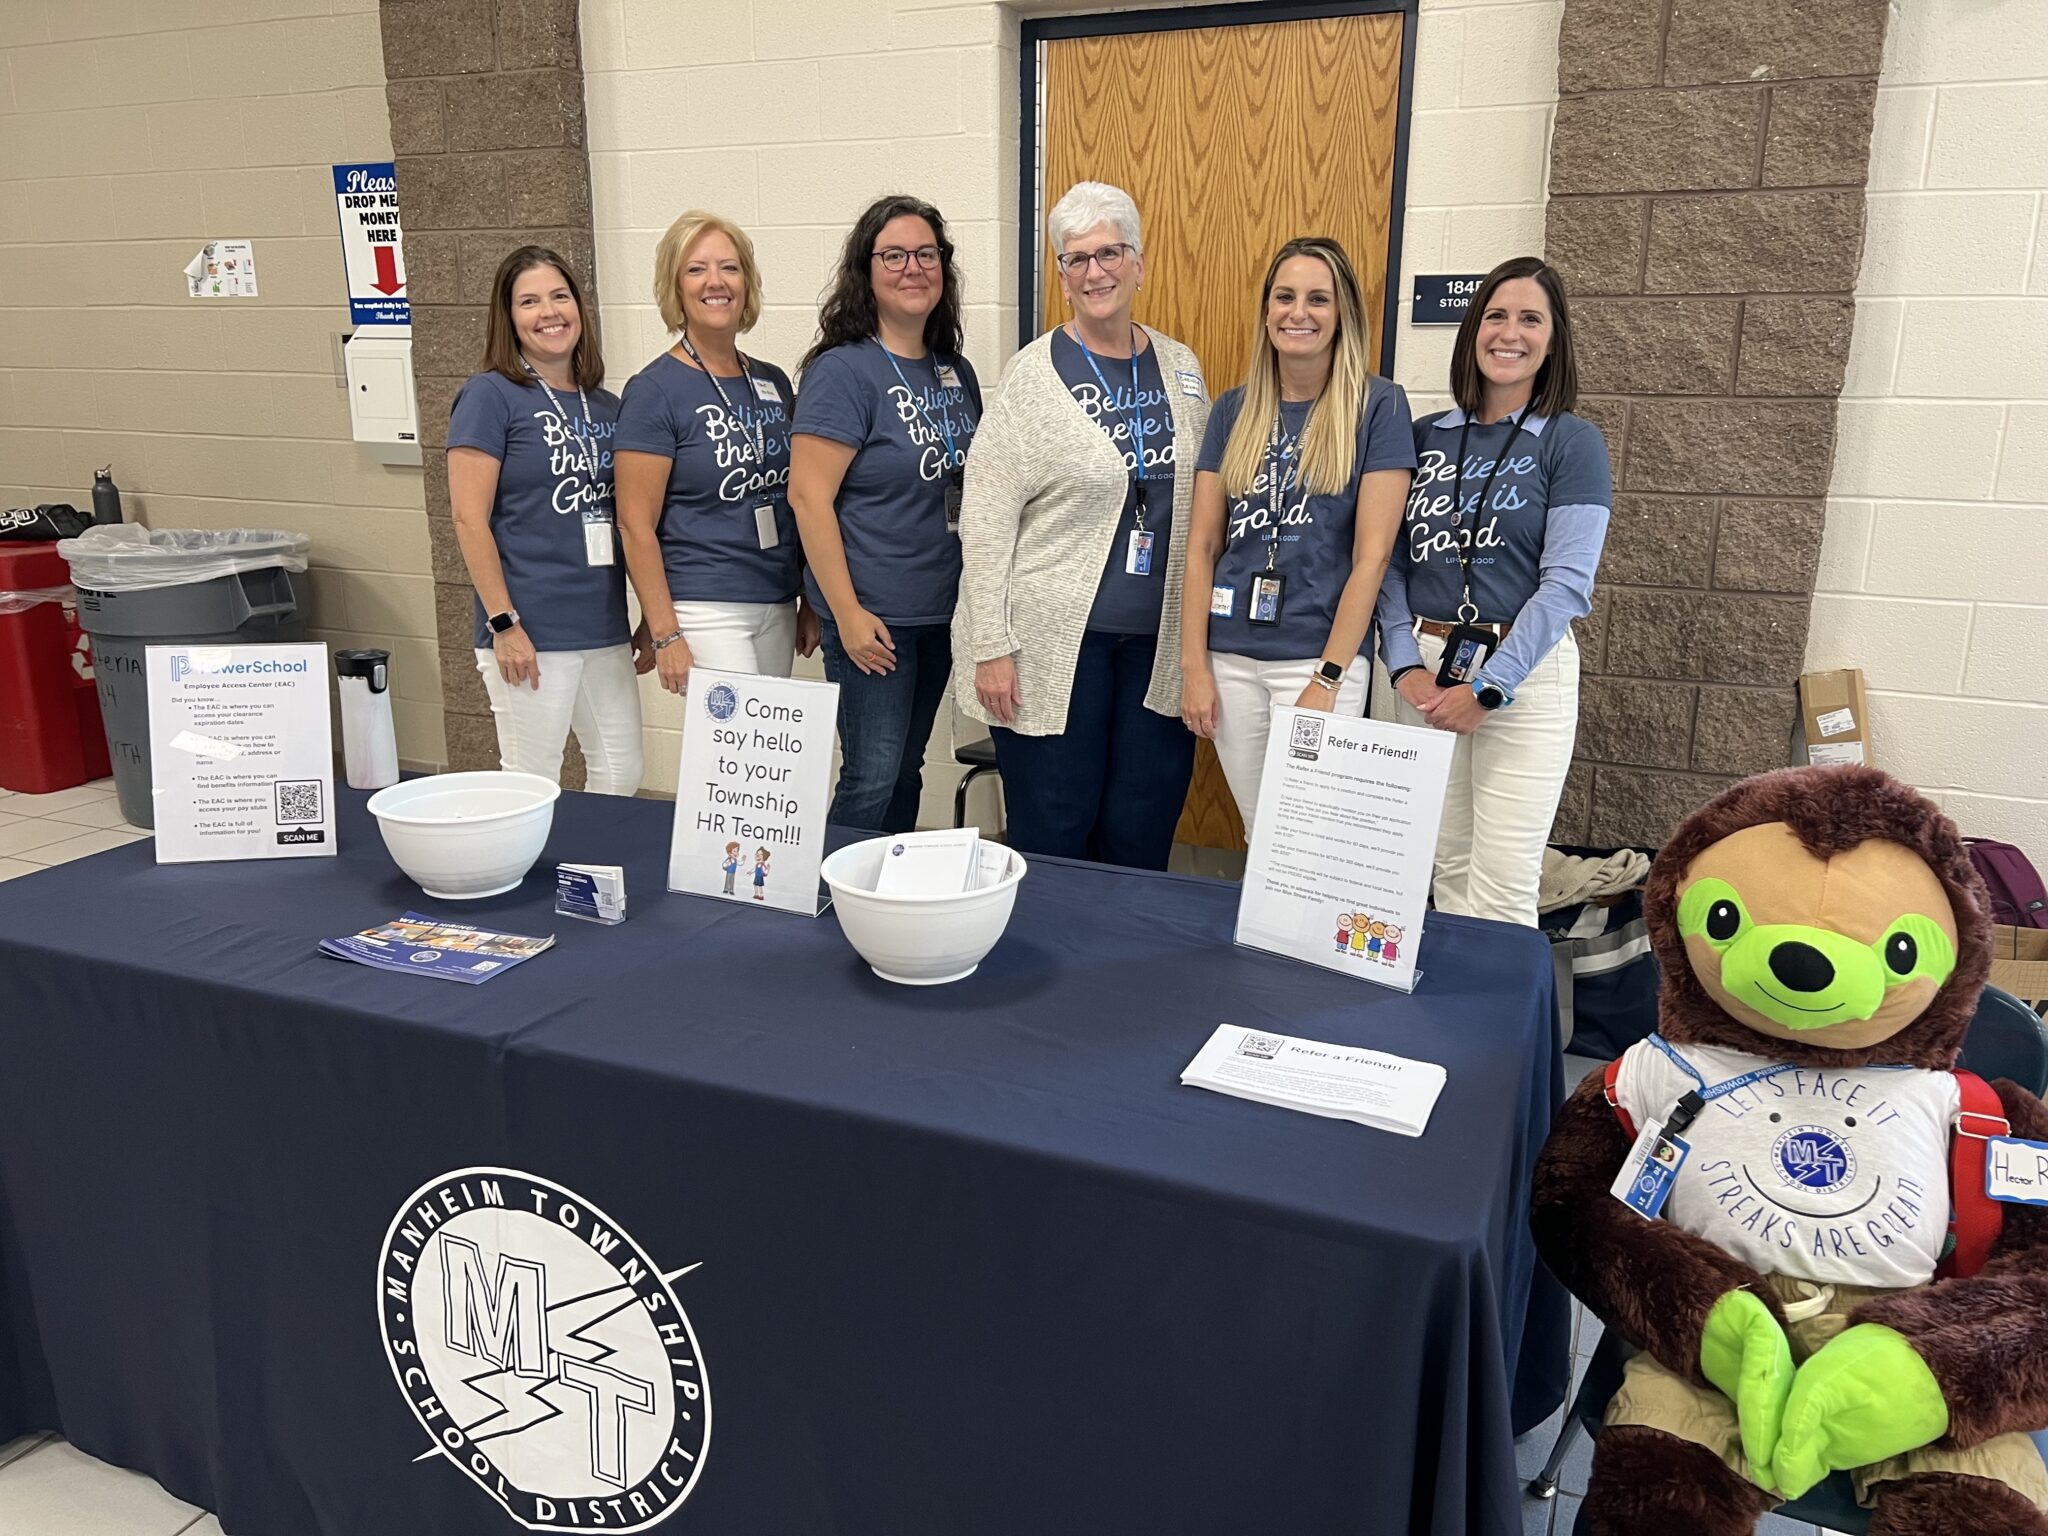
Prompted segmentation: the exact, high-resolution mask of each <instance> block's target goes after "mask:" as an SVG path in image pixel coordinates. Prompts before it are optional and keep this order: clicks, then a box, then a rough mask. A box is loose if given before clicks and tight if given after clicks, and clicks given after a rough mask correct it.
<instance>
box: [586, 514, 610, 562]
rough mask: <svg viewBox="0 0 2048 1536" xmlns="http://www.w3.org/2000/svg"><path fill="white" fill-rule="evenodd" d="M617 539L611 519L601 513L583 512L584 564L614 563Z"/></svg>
mask: <svg viewBox="0 0 2048 1536" xmlns="http://www.w3.org/2000/svg"><path fill="white" fill-rule="evenodd" d="M618 550H619V541H618V537H617V533H616V530H615V529H614V528H613V526H612V520H611V519H610V518H608V517H606V516H604V515H603V514H602V513H598V512H586V513H584V514H583V563H584V564H585V565H616V564H617V563H618V559H619V554H618Z"/></svg>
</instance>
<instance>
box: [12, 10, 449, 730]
mask: <svg viewBox="0 0 2048 1536" xmlns="http://www.w3.org/2000/svg"><path fill="white" fill-rule="evenodd" d="M0 9H4V25H0V182H4V183H5V186H4V187H0V306H4V307H5V314H4V319H0V503H4V504H5V505H8V506H19V505H30V506H32V505H34V504H36V503H38V502H45V501H68V502H71V503H72V504H73V505H76V506H81V507H85V506H89V505H90V504H91V503H90V497H91V489H92V472H93V470H94V468H95V467H96V466H99V465H102V464H108V463H111V464H112V465H113V467H114V477H115V479H116V480H117V481H118V482H119V483H120V485H121V488H122V494H123V500H124V504H125V506H126V507H127V509H128V513H129V516H130V517H131V518H132V519H134V520H137V521H143V522H147V523H148V524H150V525H151V526H154V527H159V528H220V527H262V528H288V529H295V530H298V531H301V532H304V533H308V534H311V535H312V537H313V572H312V577H313V580H312V594H313V595H312V611H311V613H310V615H309V618H310V620H311V626H312V634H313V637H314V638H316V639H323V640H328V641H331V642H332V643H334V644H336V645H381V646H385V647H387V648H388V649H389V650H390V651H391V652H392V661H393V685H392V692H393V703H392V714H393V718H394V720H395V721H396V724H397V728H398V751H399V755H400V756H401V757H402V758H404V759H405V760H406V761H407V762H409V763H413V764H416V765H420V766H426V767H433V766H438V765H439V764H440V763H442V762H443V761H445V758H446V753H445V750H444V746H443V742H442V731H441V698H440V680H439V667H438V665H437V659H436V657H435V654H434V638H433V637H434V602H433V585H432V581H431V578H430V577H429V575H428V554H427V528H426V519H425V516H424V514H423V511H422V499H421V489H420V472H419V470H417V469H394V468H385V467H382V466H379V465H377V464H374V463H372V462H371V461H370V459H369V458H368V457H367V456H366V455H364V454H363V452H362V451H361V450H360V449H358V448H357V447H356V446H355V445H354V444H353V443H352V442H351V441H350V440H349V413H348V396H347V393H346V390H345V389H344V387H343V382H342V379H341V375H340V367H341V363H340V353H339V351H338V349H337V346H336V342H335V338H336V336H337V335H338V334H340V333H341V332H343V331H345V330H347V329H348V328H349V313H348V304H347V294H346V289H345V287H344V283H343V277H342V264H341V235H340V229H339V226H338V224H337V222H336V218H335V209H334V182H333V178H332V175H331V173H330V172H329V169H328V167H329V166H330V165H332V164H334V163H336V162H341V161H351V160H382V159H387V158H389V156H390V154H391V137H390V125H389V120H388V118H387V117H386V114H385V108H384V89H383V85H384V69H383V64H382V61H381V58H380V55H379V46H378V35H377V14H376V6H375V3H374V0H334V3H333V4H329V3H328V0H242V3H240V4H238V5H237V6H236V7H235V9H234V15H233V16H232V18H226V17H223V18H222V19H223V22H224V23H226V22H229V21H231V23H232V24H223V25H218V26H209V25H205V24H204V23H206V22H207V21H209V20H211V19H212V18H211V16H210V15H209V14H208V13H206V12H203V11H185V10H181V9H179V8H178V7H175V6H135V5H119V6H113V5H79V4H72V3H69V0H7V3H6V4H5V6H4V8H0ZM330 11H331V12H333V13H334V14H329V13H330ZM237 238H248V239H251V240H253V241H254V242H255V248H256V272H257V280H258V284H259V287H260V290H261V292H260V296H259V297H257V298H254V299H232V300H229V299H192V298H188V297H186V289H185V279H184V267H185V263H186V262H188V261H190V260H191V259H192V257H193V255H194V254H195V253H196V252H197V251H198V249H199V247H200V246H201V245H202V244H203V243H204V242H205V241H207V240H209V239H237Z"/></svg>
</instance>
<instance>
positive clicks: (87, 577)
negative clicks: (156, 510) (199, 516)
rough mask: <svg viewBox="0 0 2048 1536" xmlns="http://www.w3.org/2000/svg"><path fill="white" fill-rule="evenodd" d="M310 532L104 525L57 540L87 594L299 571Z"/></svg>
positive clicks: (308, 547)
mask: <svg viewBox="0 0 2048 1536" xmlns="http://www.w3.org/2000/svg"><path fill="white" fill-rule="evenodd" d="M312 548H313V539H312V536H311V535H310V534H304V533H289V532H285V531H283V530H280V529H275V528H144V527H141V526H139V525H138V524H135V523H110V524H105V525H102V526H98V527H93V528H88V529H87V530H86V531H85V532H84V533H82V534H80V535H79V536H78V537H77V538H75V539H62V540H59V541H58V544H57V553H58V554H59V555H61V556H63V557H64V559H65V560H66V561H67V562H68V563H69V564H70V566H71V580H72V583H73V585H75V586H77V587H79V588H81V589H83V590H85V591H89V592H145V591H148V590H150V589H151V588H154V587H182V586H185V585H188V584H189V583H192V582H198V581H216V580H218V579H219V578H220V577H223V576H236V575H239V574H241V573H242V572H244V571H262V570H268V569H270V568H271V567H272V566H280V567H282V568H283V569H285V570H287V571H303V570H305V568H306V561H307V556H308V555H309V554H310V553H311V552H312Z"/></svg>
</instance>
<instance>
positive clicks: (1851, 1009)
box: [1678, 822, 1956, 1050]
mask: <svg viewBox="0 0 2048 1536" xmlns="http://www.w3.org/2000/svg"><path fill="white" fill-rule="evenodd" d="M1678 932H1679V936H1680V937H1681V938H1682V939H1683V940H1684V941H1685V948H1686V954H1687V957H1688V958H1689V959H1690V960H1691V961H1692V968H1693V974H1694V975H1695V976H1697V977H1698V978H1699V980H1700V983H1701V985H1703V986H1704V987H1705V988H1706V989H1707V992H1708V993H1709V995H1711V996H1712V997H1713V999H1714V1000H1715V1001H1716V1002H1717V1003H1719V1004H1720V1005H1721V1006H1722V1007H1723V1008H1724V1009H1726V1010H1727V1011H1728V1012H1729V1013H1730V1014H1731V1015H1733V1016H1734V1017H1735V1018H1737V1019H1739V1020H1741V1021H1742V1022H1743V1023H1744V1024H1746V1025H1748V1026H1749V1027H1750V1028H1752V1029H1754V1030H1756V1031H1757V1032H1758V1033H1760V1034H1765V1035H1772V1036H1775V1037H1777V1038H1779V1039H1786V1040H1791V1039H1797V1040H1800V1041H1802V1042H1804V1043H1806V1044H1810V1045H1821V1046H1831V1047H1833V1048H1835V1049H1837V1050H1858V1049H1861V1048H1863V1047H1866V1046H1871V1045H1875V1044H1877V1043H1878V1042H1880V1041H1883V1040H1888V1039H1890V1038H1891V1037H1892V1036H1893V1035H1895V1034H1897V1033H1898V1032H1899V1031H1900V1030H1902V1029H1904V1028H1905V1027H1906V1026H1907V1025H1908V1024H1910V1023H1912V1022H1913V1020H1914V1019H1916V1018H1918V1017H1919V1016H1920V1013H1921V1012H1922V1010H1924V1009H1925V1008H1926V1006H1927V1005H1928V1003H1929V1002H1930V1001H1932V1000H1933V997H1934V994H1935V993H1936V992H1938V991H1940V990H1941V986H1942V984H1943V983H1944V982H1946V981H1947V980H1948V978H1949V977H1950V975H1952V974H1953V973H1954V971H1955V968H1956V926H1955V916H1954V914H1953V912H1952V911H1951V910H1950V908H1949V902H1948V896H1947V894H1946V892H1945V891H1944V890H1943V889H1942V886H1941V882H1940V880H1939V879H1937V878H1936V876H1935V874H1934V871H1933V870H1931V869H1929V868H1928V867H1927V865H1926V864H1925V863H1924V862H1923V861H1922V860H1921V858H1920V856H1919V855H1918V854H1916V853H1914V852H1913V851H1912V850H1911V849H1908V848H1906V847H1904V846H1903V845H1901V844H1898V843H1891V842H1883V841H1877V840H1873V841H1870V842H1866V843H1861V844H1859V845H1857V846H1856V847H1854V848H1852V849H1850V850H1848V851H1847V852H1846V853H1838V854H1836V855H1834V856H1833V857H1832V858H1828V859H1821V858H1817V857H1815V856H1814V855H1813V854H1812V853H1810V852H1808V851H1807V849H1806V847H1805V845H1804V844H1802V843H1801V842H1800V841H1799V839H1798V837H1797V836H1796V835H1794V833H1793V832H1792V829H1791V828H1789V827H1787V826H1786V825H1785V824H1784V823H1783V822H1771V823H1767V824H1765V825H1763V826H1755V827H1745V828H1743V829H1742V830H1741V831H1739V832H1735V833H1732V834H1730V835H1729V836H1728V837H1725V838H1723V839H1722V840H1721V841H1720V842H1718V843H1716V844H1714V845H1713V846H1712V847H1711V848H1708V849H1706V850H1705V851H1704V852H1702V853H1701V854H1700V855H1699V856H1698V857H1697V858H1695V859H1694V860H1693V861H1692V864H1691V865H1690V866H1689V867H1688V868H1687V870H1686V873H1685V878H1684V880H1683V881H1682V882H1681V884H1680V887H1679V897H1678Z"/></svg>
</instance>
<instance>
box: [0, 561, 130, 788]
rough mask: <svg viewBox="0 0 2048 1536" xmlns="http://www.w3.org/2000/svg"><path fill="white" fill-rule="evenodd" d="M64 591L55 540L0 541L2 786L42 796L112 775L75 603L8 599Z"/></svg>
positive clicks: (67, 576) (67, 580)
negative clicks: (21, 602) (23, 594)
mask: <svg viewBox="0 0 2048 1536" xmlns="http://www.w3.org/2000/svg"><path fill="white" fill-rule="evenodd" d="M70 586H71V567H70V566H68V565H66V564H65V563H64V561H63V560H62V559H61V558H60V557H59V556H58V554H57V546H56V544H55V543H52V542H42V543H30V544H8V543H0V789H13V790H19V791H21V792H22V793H24V794H31V795H46V794H49V793H50V792H51V791H53V790H59V789H69V788H70V787H71V786H72V785H74V784H85V783H88V782H90V781H91V780H93V779H103V778H105V777H106V776H107V774H108V773H109V772H110V771H111V768H110V765H109V763H108V760H107V729H106V726H105V725H104V724H102V723H101V720H100V700H99V692H98V688H97V685H96V684H95V683H94V681H93V671H92V646H91V641H90V640H89V639H88V638H87V636H86V635H85V633H84V631H82V630H81V629H79V627H78V605H77V603H76V602H71V601H62V602H37V603H31V604H29V605H28V606H26V607H22V606H21V604H20V602H19V600H18V599H16V598H12V597H10V595H9V594H16V593H25V592H37V591H43V590H47V589H49V588H51V587H62V588H64V589H66V591H67V595H68V591H69V588H70ZM8 610H15V611H11V612H10V611H8Z"/></svg>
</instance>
